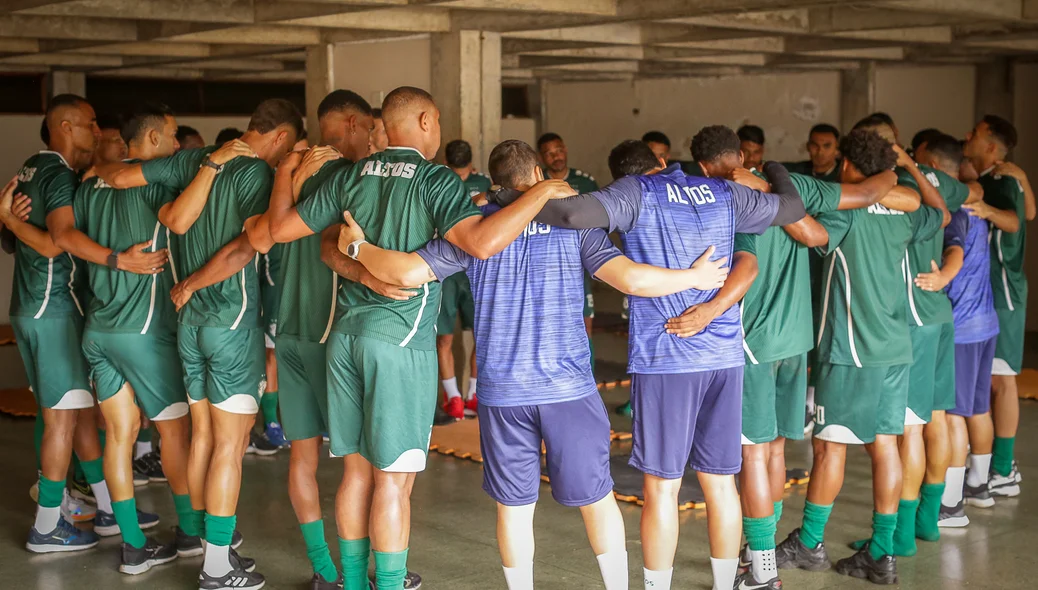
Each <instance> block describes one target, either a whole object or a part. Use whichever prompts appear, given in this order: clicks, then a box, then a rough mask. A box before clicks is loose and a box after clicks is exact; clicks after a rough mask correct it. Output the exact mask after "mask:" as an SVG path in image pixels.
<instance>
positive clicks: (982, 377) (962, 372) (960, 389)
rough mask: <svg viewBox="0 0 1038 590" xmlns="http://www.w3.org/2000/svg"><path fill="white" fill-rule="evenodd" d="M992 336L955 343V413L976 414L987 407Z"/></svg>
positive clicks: (992, 354) (989, 407)
mask: <svg viewBox="0 0 1038 590" xmlns="http://www.w3.org/2000/svg"><path fill="white" fill-rule="evenodd" d="M996 340H998V336H994V337H992V338H991V339H989V340H985V341H983V342H971V343H969V344H956V345H955V407H954V408H952V409H950V410H948V413H949V414H953V415H955V416H963V417H966V418H968V417H970V416H979V415H980V414H987V413H988V411H989V410H990V409H991V363H992V361H994V359H995V341H996Z"/></svg>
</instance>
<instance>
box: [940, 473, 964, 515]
mask: <svg viewBox="0 0 1038 590" xmlns="http://www.w3.org/2000/svg"><path fill="white" fill-rule="evenodd" d="M964 477H966V468H965V467H949V468H948V471H947V473H945V476H944V495H943V496H941V504H942V505H944V506H947V507H948V508H955V507H956V506H958V505H959V502H961V501H962V480H963V478H964Z"/></svg>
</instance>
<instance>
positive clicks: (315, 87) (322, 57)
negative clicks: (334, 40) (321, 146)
mask: <svg viewBox="0 0 1038 590" xmlns="http://www.w3.org/2000/svg"><path fill="white" fill-rule="evenodd" d="M334 66H335V53H334V45H332V44H331V43H322V44H321V45H311V46H310V47H307V48H306V130H307V136H308V137H309V138H310V144H311V145H314V144H316V143H318V141H319V140H320V137H319V135H320V131H321V127H320V125H319V124H318V122H317V106H318V105H320V104H321V101H322V100H323V99H324V97H325V96H327V95H328V93H329V92H331V91H332V90H334V89H335V67H334Z"/></svg>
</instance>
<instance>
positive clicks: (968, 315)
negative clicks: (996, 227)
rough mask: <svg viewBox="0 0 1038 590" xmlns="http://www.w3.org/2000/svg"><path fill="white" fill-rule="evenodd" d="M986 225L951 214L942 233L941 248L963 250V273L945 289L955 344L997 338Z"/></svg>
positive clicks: (996, 317) (966, 214) (968, 217)
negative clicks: (946, 290) (949, 302)
mask: <svg viewBox="0 0 1038 590" xmlns="http://www.w3.org/2000/svg"><path fill="white" fill-rule="evenodd" d="M988 232H989V229H988V223H987V222H986V221H984V220H983V219H979V218H977V217H970V216H969V214H968V213H966V211H964V210H959V211H956V212H955V213H953V214H952V220H951V223H950V224H949V225H948V227H947V228H946V229H945V230H944V245H945V247H948V246H962V249H963V253H964V255H963V260H962V270H960V271H959V274H958V275H956V277H955V279H954V280H952V282H951V284H949V285H948V298H949V299H951V303H952V315H953V316H954V318H955V343H956V344H970V343H973V342H983V341H985V340H988V339H990V338H991V337H993V336H995V335H996V334H998V316H997V315H996V314H995V302H994V295H993V294H992V291H991V275H990V273H991V256H990V253H989V245H988Z"/></svg>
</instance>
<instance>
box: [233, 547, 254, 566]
mask: <svg viewBox="0 0 1038 590" xmlns="http://www.w3.org/2000/svg"><path fill="white" fill-rule="evenodd" d="M228 555H230V561H231V567H233V568H235V569H243V570H245V571H247V572H254V571H256V560H255V559H253V558H251V557H245V556H244V555H239V554H238V552H237V551H235V550H234V547H231V548H230V549H229V550H228Z"/></svg>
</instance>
